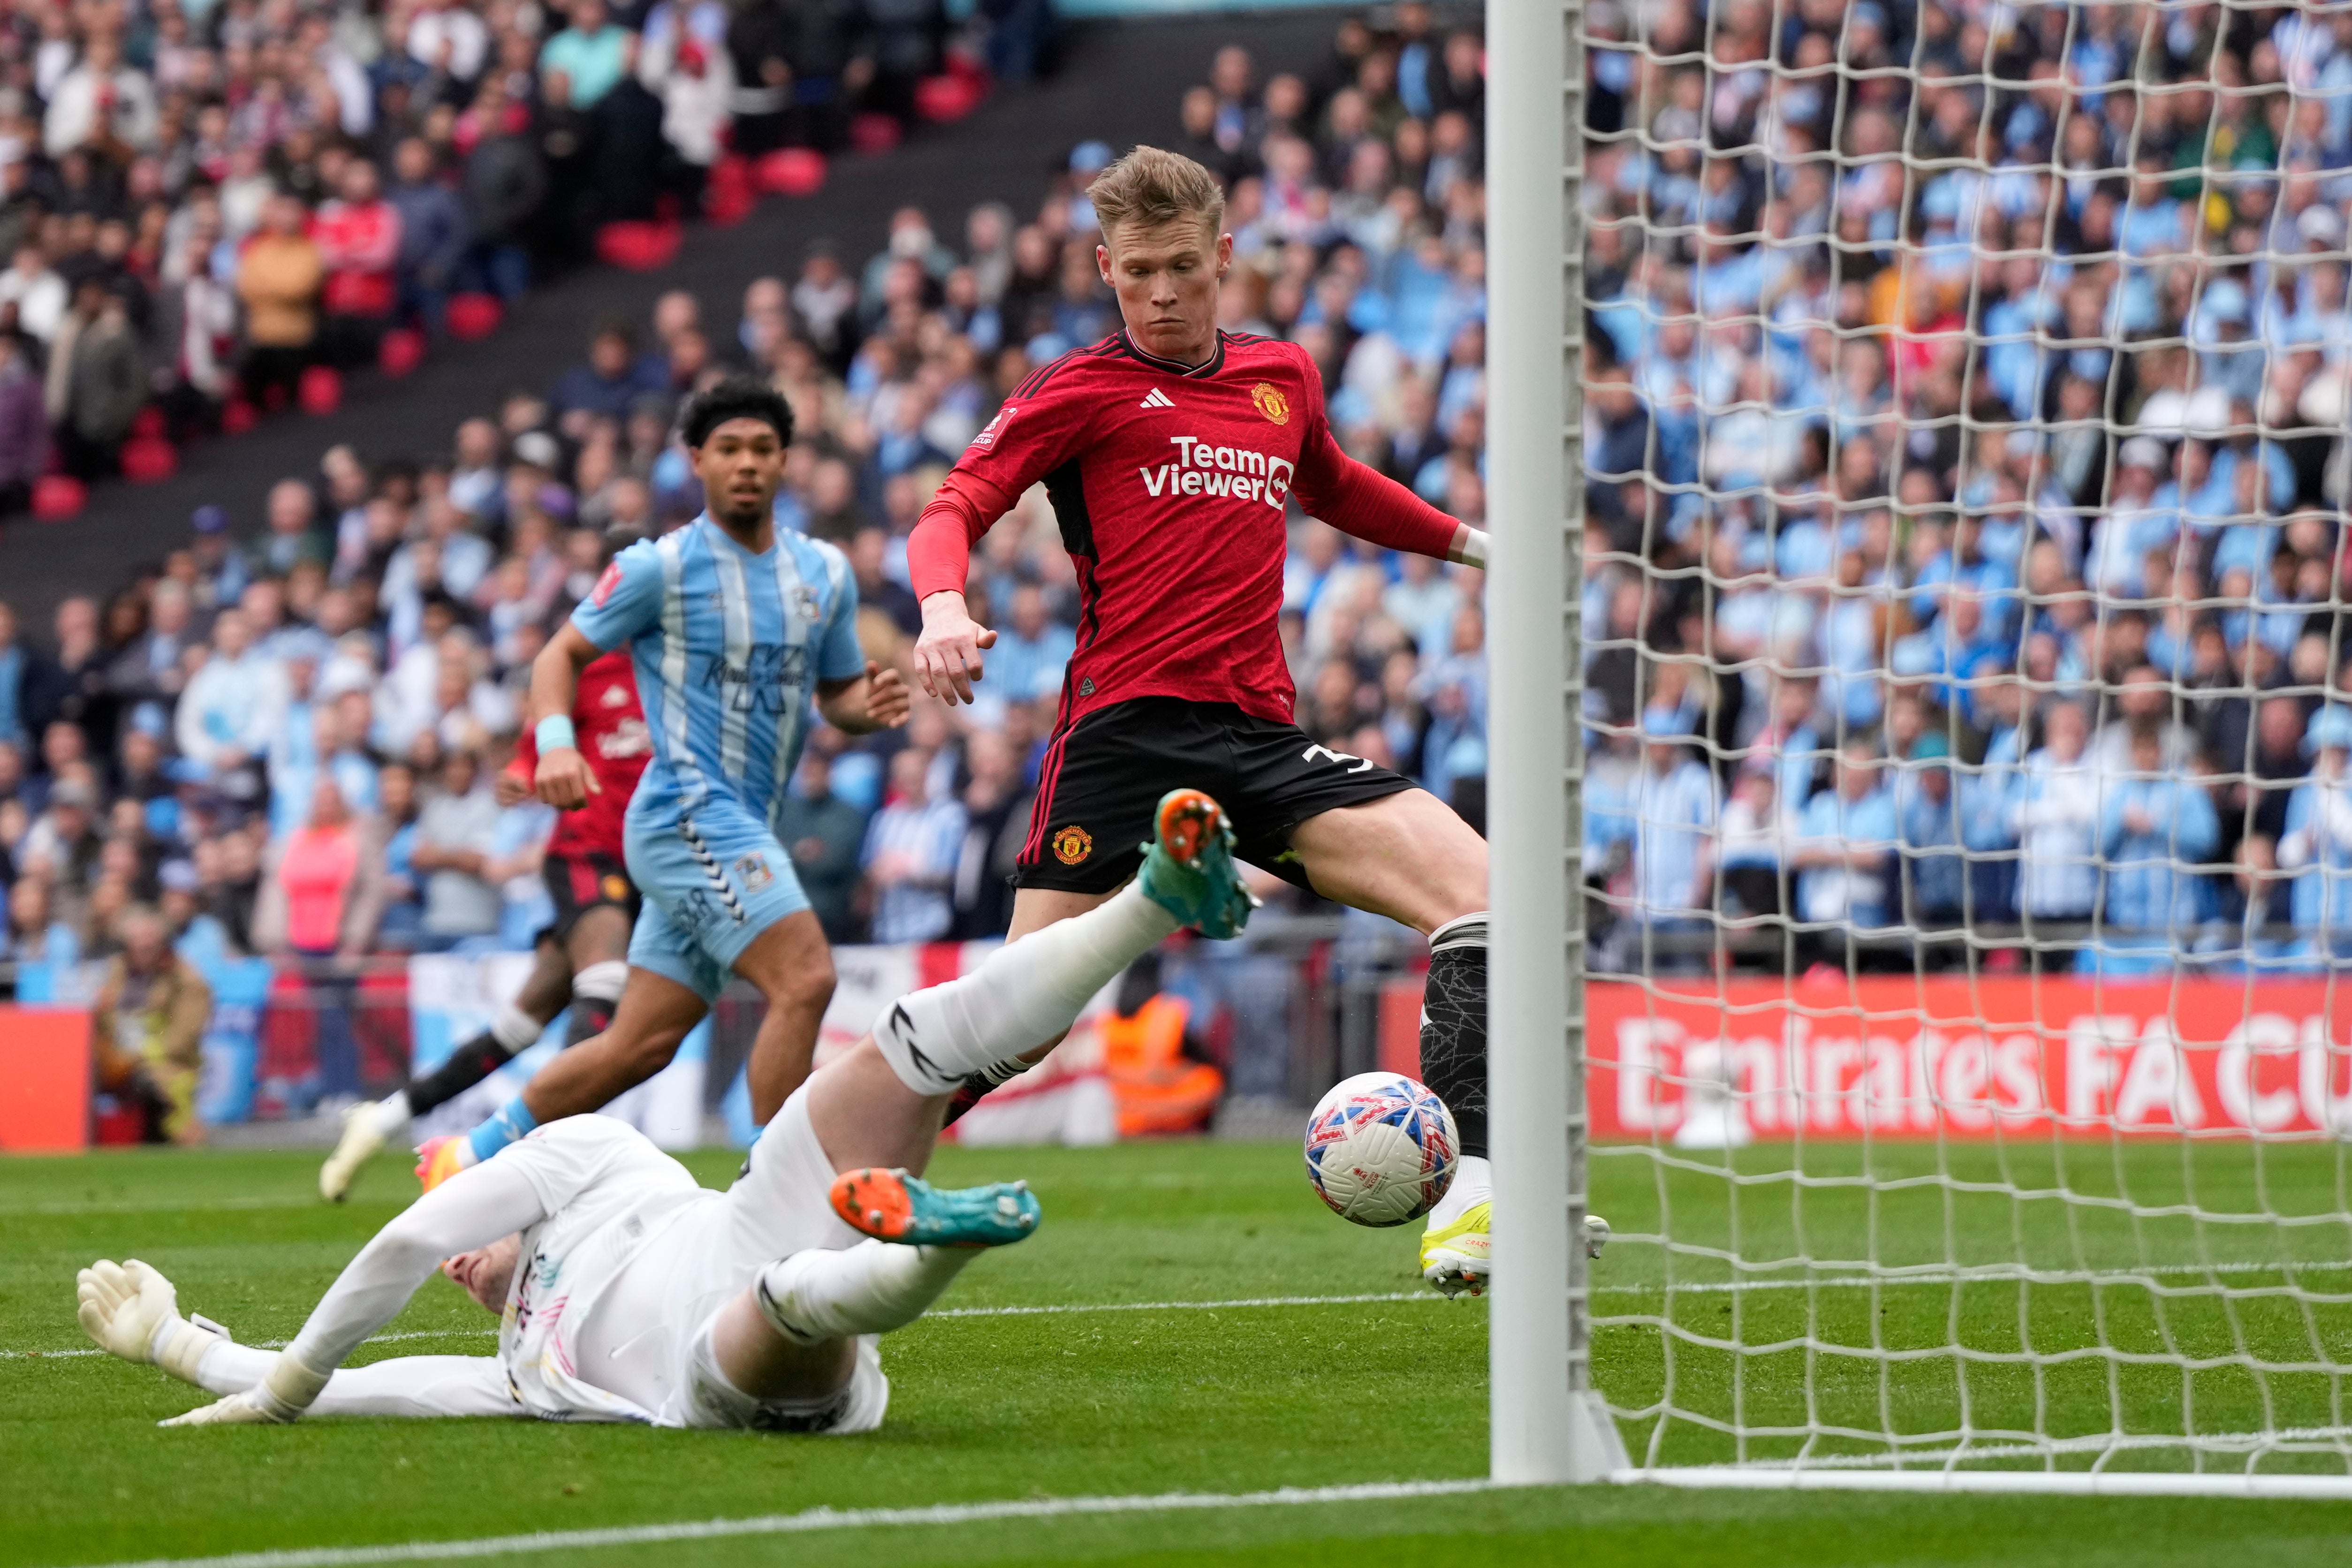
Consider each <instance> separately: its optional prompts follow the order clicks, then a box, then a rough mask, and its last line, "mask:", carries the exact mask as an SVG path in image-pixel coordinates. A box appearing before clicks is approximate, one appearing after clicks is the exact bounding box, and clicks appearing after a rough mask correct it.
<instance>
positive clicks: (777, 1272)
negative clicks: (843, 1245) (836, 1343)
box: [751, 1240, 982, 1344]
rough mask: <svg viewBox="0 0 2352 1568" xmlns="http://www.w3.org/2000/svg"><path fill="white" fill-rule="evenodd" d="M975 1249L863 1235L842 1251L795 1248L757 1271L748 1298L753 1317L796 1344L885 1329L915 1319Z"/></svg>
mask: <svg viewBox="0 0 2352 1568" xmlns="http://www.w3.org/2000/svg"><path fill="white" fill-rule="evenodd" d="M981 1252H982V1249H981V1248H977V1247H899V1246H894V1245H892V1244H890V1243H887V1242H882V1241H873V1240H867V1241H861V1242H859V1243H858V1244H857V1245H856V1246H855V1247H852V1248H850V1249H848V1250H846V1251H842V1252H830V1251H820V1250H812V1251H807V1252H795V1253H793V1255H792V1256H791V1257H789V1258H781V1259H778V1260H776V1261H775V1262H773V1263H771V1264H769V1265H768V1266H767V1267H766V1268H765V1269H762V1270H760V1278H759V1281H757V1283H756V1284H755V1285H754V1286H753V1289H752V1291H751V1295H752V1299H753V1300H754V1301H757V1302H759V1305H760V1315H761V1317H763V1318H765V1319H767V1320H768V1322H769V1323H770V1324H771V1325H772V1327H773V1328H774V1329H775V1331H776V1332H777V1333H780V1334H782V1335H783V1336H784V1337H785V1338H786V1339H788V1340H791V1341H793V1343H797V1344H815V1343H820V1342H822V1341H824V1340H829V1339H851V1338H854V1337H856V1335H858V1334H863V1333H889V1332H890V1331H891V1330H892V1329H902V1328H905V1327H906V1326H907V1325H908V1323H910V1322H914V1321H915V1320H916V1319H917V1318H919V1317H921V1316H922V1315H923V1313H924V1312H926V1311H928V1310H929V1307H930V1304H931V1303H932V1302H933V1301H938V1300H939V1299H940V1292H941V1291H945V1290H946V1289H947V1288H948V1287H949V1286H950V1284H952V1283H954V1282H955V1277H956V1276H957V1275H958V1274H960V1273H961V1272H963V1266H964V1265H965V1264H967V1263H969V1262H971V1260H973V1259H974V1258H977V1257H979V1256H980V1254H981Z"/></svg>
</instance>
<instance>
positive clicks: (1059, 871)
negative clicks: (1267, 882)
mask: <svg viewBox="0 0 2352 1568" xmlns="http://www.w3.org/2000/svg"><path fill="white" fill-rule="evenodd" d="M1184 788H1191V789H1205V790H1207V791H1208V792H1209V793H1210V794H1211V795H1213V796H1214V797H1215V798H1216V800H1217V803H1218V804H1219V805H1221V806H1223V808H1224V809H1225V813H1226V815H1227V816H1228V817H1229V818H1230V819H1231V820H1232V821H1233V824H1234V837H1235V838H1236V839H1237V840H1238V844H1237V846H1236V847H1237V852H1238V853H1239V854H1240V856H1241V858H1242V859H1243V860H1245V861H1247V862H1250V863H1251V864H1252V865H1255V866H1260V867H1263V868H1264V869H1265V870H1267V871H1270V872H1272V873H1274V874H1275V875H1276V876H1279V877H1281V878H1282V879H1283V880H1284V881H1286V882H1288V883H1294V884H1296V885H1297V886H1299V887H1305V886H1307V873H1305V872H1304V871H1303V870H1302V869H1301V868H1300V867H1299V865H1298V862H1297V861H1295V860H1293V859H1291V858H1289V854H1290V834H1291V831H1292V830H1293V829H1295V828H1297V826H1298V824H1299V823H1301V822H1303V821H1306V820H1307V818H1309V817H1312V816H1316V815H1318V814H1319V813H1321V812H1324V811H1328V810H1335V809H1336V808H1339V807H1341V806H1361V805H1363V804H1365V803H1366V802H1368V801H1371V800H1381V799H1383V798H1384V797H1387V796H1390V795H1393V794H1396V793H1397V792H1398V791H1400V790H1402V789H1412V788H1414V785H1413V782H1412V779H1407V778H1405V777H1404V776H1403V775H1402V774H1400V773H1391V772H1390V771H1389V770H1388V769H1387V768H1382V767H1381V766H1379V765H1378V764H1377V763H1373V762H1370V761H1368V760H1366V759H1365V758H1360V757H1350V756H1349V755H1348V754H1347V753H1346V752H1343V751H1334V750H1331V749H1330V748H1329V747H1323V746H1318V745H1317V744H1316V743H1315V742H1314V741H1313V740H1311V739H1309V738H1308V737H1307V732H1306V731H1305V730H1302V729H1300V728H1299V727H1297V725H1295V724H1276V723H1275V722H1274V721H1273V720H1271V719H1263V718H1256V717H1254V716H1251V715H1249V714H1246V713H1244V712H1243V711H1242V710H1241V709H1240V708H1237V707H1235V706H1233V705H1232V704H1231V703H1196V702H1187V701H1185V700H1184V699H1182V698H1181V697H1137V698H1135V699H1133V700H1132V701H1129V702H1123V703H1114V704H1112V705H1111V706H1108V707H1103V708H1097V709H1096V710H1095V711H1094V712H1092V713H1090V714H1088V715H1087V716H1085V717H1084V718H1081V719H1080V720H1078V722H1077V723H1076V724H1075V725H1073V726H1072V727H1070V728H1068V729H1067V730H1065V731H1064V732H1062V733H1061V734H1060V735H1058V736H1056V737H1055V739H1054V743H1053V744H1052V745H1051V746H1050V747H1047V748H1046V752H1045V767H1044V768H1043V770H1042V776H1041V778H1040V779H1039V780H1038V785H1037V800H1036V804H1035V805H1034V807H1033V808H1032V809H1031V810H1030V813H1029V837H1028V840H1027V841H1026V842H1024V844H1023V845H1022V847H1021V859H1020V862H1019V863H1020V871H1019V873H1018V874H1017V877H1016V879H1015V880H1016V881H1017V882H1018V883H1020V885H1021V886H1023V887H1050V888H1058V889H1060V890H1062V891H1064V892H1066V893H1108V892H1110V891H1111V890H1112V889H1113V888H1115V887H1117V886H1118V884H1119V883H1122V882H1125V881H1126V880H1127V879H1128V878H1129V877H1130V876H1133V875H1134V874H1135V872H1136V868H1137V867H1138V866H1139V865H1141V864H1142V863H1143V849H1142V846H1143V842H1144V841H1145V840H1147V839H1149V838H1150V836H1151V818H1152V812H1153V811H1154V810H1156V809H1157V808H1158V806H1159V804H1160V797H1161V796H1162V795H1165V794H1166V793H1168V791H1169V790H1171V789H1184Z"/></svg>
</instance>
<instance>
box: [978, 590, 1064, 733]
mask: <svg viewBox="0 0 2352 1568" xmlns="http://www.w3.org/2000/svg"><path fill="white" fill-rule="evenodd" d="M1076 649H1077V639H1076V636H1075V635H1074V634H1073V633H1072V632H1071V631H1070V629H1069V628H1068V627H1067V626H1065V625H1063V624H1062V623H1061V622H1057V621H1055V620H1053V619H1051V618H1050V617H1049V616H1047V614H1046V613H1045V591H1044V590H1043V589H1041V588H1039V587H1037V586H1036V584H1034V583H1028V582H1024V583H1023V584H1022V585H1021V586H1020V587H1018V588H1016V589H1014V590H1013V606H1012V614H1011V615H1010V616H1009V617H1008V619H1007V624H1006V625H1005V626H1004V627H1003V629H1002V630H1000V631H999V632H997V634H996V645H995V646H994V647H992V648H991V649H990V650H989V651H988V662H987V664H986V666H985V668H986V670H987V681H988V685H990V687H991V688H992V689H993V690H994V692H995V695H998V696H1000V697H1003V699H1004V700H1005V701H1006V702H1011V703H1025V702H1033V701H1034V700H1035V699H1037V698H1039V697H1050V696H1052V695H1054V694H1055V693H1056V692H1058V691H1060V690H1061V689H1062V671H1063V669H1064V668H1065V667H1066V665H1067V664H1069V662H1070V655H1071V654H1072V653H1075V652H1076Z"/></svg>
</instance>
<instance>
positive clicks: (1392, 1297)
mask: <svg viewBox="0 0 2352 1568" xmlns="http://www.w3.org/2000/svg"><path fill="white" fill-rule="evenodd" d="M1444 1300H1445V1298H1444V1296H1441V1295H1439V1294H1438V1293H1437V1292H1436V1291H1375V1292H1372V1293H1370V1294H1367V1295H1360V1296H1244V1297H1243V1298H1241V1299H1240V1300H1238V1301H1071V1302H1068V1303H1066V1304H1064V1305H1060V1306H1051V1307H950V1308H948V1309H946V1310H945V1311H944V1312H925V1313H924V1314H923V1315H924V1316H925V1317H927V1318H1037V1317H1058V1316H1060V1315H1062V1314H1063V1313H1066V1312H1217V1311H1219V1310H1221V1309H1223V1308H1226V1307H1236V1308H1238V1307H1349V1306H1354V1305H1356V1304H1358V1303H1359V1302H1363V1301H1444Z"/></svg>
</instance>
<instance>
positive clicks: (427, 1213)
mask: <svg viewBox="0 0 2352 1568" xmlns="http://www.w3.org/2000/svg"><path fill="white" fill-rule="evenodd" d="M528 1164H529V1162H528V1161H525V1160H520V1159H504V1160H490V1161H488V1162H486V1163H484V1164H482V1165H478V1166H473V1167H472V1168H470V1169H468V1170H466V1171H463V1172H461V1173H459V1174H458V1175H457V1176H452V1177H451V1178H450V1179H449V1180H447V1181H446V1182H443V1183H442V1184H441V1185H440V1186H436V1187H435V1188H434V1189H433V1190H432V1191H431V1192H428V1193H426V1194H425V1196H424V1197H421V1198H419V1199H417V1200H416V1202H415V1204H414V1205H412V1206H411V1207H409V1209H408V1210H407V1212H406V1213H404V1214H403V1215H401V1216H400V1217H399V1218H396V1219H394V1221H393V1222H392V1223H391V1224H389V1225H387V1226H385V1227H384V1228H383V1229H382V1230H379V1231H377V1232H376V1233H375V1238H374V1239H373V1240H371V1241H370V1242H369V1243H368V1244H367V1245H366V1246H365V1247H363V1248H362V1249H360V1255H359V1256H358V1257H356V1258H354V1259H352V1260H351V1262H350V1263H348V1264H347V1265H345V1266H344V1269H343V1271H342V1272H341V1274H339V1275H337V1276H336V1277H335V1282H334V1283H333V1284H332V1285H330V1286H329V1287H328V1288H327V1293H326V1295H325V1296H323V1297H322V1298H320V1301H319V1304H318V1305H317V1306H316V1307H313V1308H312V1309H311V1310H310V1317H309V1319H308V1320H306V1321H305V1322H303V1324H302V1330H301V1332H300V1333H298V1334H296V1335H295V1336H294V1338H293V1340H292V1342H291V1343H289V1344H288V1345H287V1346H286V1348H285V1349H284V1350H283V1351H280V1352H279V1353H278V1355H277V1357H276V1358H275V1359H274V1360H273V1361H272V1363H271V1364H270V1367H269V1370H268V1372H267V1373H265V1374H264V1375H262V1377H261V1379H260V1381H259V1382H257V1383H256V1384H253V1385H250V1386H249V1387H247V1389H246V1390H245V1391H244V1392H242V1393H239V1394H234V1395H231V1396H229V1398H228V1399H226V1400H224V1401H222V1404H223V1405H224V1406H228V1405H230V1404H231V1403H232V1402H235V1403H236V1405H237V1406H238V1408H239V1411H240V1413H241V1412H242V1410H243V1408H244V1407H245V1406H251V1407H252V1409H253V1410H254V1412H255V1413H256V1418H259V1419H264V1420H278V1421H290V1420H292V1419H293V1418H294V1417H295V1416H299V1415H300V1414H301V1413H302V1412H303V1411H305V1410H307V1409H309V1408H310V1406H311V1405H312V1404H313V1403H314V1402H315V1401H316V1400H317V1399H318V1397H319V1396H320V1393H321V1392H322V1391H323V1390H324V1389H325V1388H326V1386H327V1380H328V1378H329V1377H330V1376H331V1375H333V1374H334V1371H335V1369H336V1368H337V1367H338V1366H341V1364H342V1362H343V1358H344V1357H345V1356H348V1355H349V1354H351V1353H352V1351H353V1350H354V1349H356V1348H358V1346H359V1343H360V1342H361V1341H362V1340H364V1339H366V1338H367V1337H368V1336H369V1335H370V1334H373V1333H375V1332H376V1330H378V1329H380V1328H382V1327H383V1325H384V1324H385V1323H388V1322H391V1321H392V1320H393V1318H394V1317H395V1316H396V1315H398V1313H399V1312H400V1309H401V1308H403V1307H404V1306H406V1305H407V1304H408V1298H409V1297H411V1296H413V1295H415V1293H416V1288H417V1287H418V1286H419V1285H422V1284H423V1283H425V1281H426V1280H427V1279H429V1278H431V1277H432V1274H433V1271H434V1270H436V1268H438V1267H439V1266H440V1262H441V1260H442V1259H444V1258H446V1257H449V1256H450V1255H451V1254H453V1253H457V1252H467V1251H470V1250H472V1249H474V1248H477V1247H482V1246H487V1245H488V1243H490V1242H492V1241H496V1240H497V1239H499V1238H500V1237H502V1236H509V1235H511V1234H513V1233H514V1232H515V1231H518V1230H521V1229H525V1228H528V1227H530V1226H533V1225H536V1224H538V1223H539V1222H540V1221H541V1220H542V1219H544V1218H547V1208H546V1205H545V1203H544V1202H543V1200H542V1198H541V1194H540V1190H539V1186H538V1185H537V1184H536V1183H535V1182H533V1181H532V1179H531V1176H530V1172H529V1171H528V1169H527V1168H526V1166H528ZM203 1416H204V1412H199V1411H192V1412H190V1413H189V1416H183V1417H181V1418H180V1419H181V1421H182V1422H184V1423H187V1424H191V1425H201V1424H205V1422H204V1420H203V1419H202V1418H203ZM236 1418H239V1416H235V1415H232V1416H219V1417H215V1419H236Z"/></svg>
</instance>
